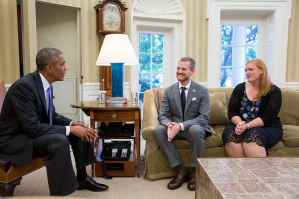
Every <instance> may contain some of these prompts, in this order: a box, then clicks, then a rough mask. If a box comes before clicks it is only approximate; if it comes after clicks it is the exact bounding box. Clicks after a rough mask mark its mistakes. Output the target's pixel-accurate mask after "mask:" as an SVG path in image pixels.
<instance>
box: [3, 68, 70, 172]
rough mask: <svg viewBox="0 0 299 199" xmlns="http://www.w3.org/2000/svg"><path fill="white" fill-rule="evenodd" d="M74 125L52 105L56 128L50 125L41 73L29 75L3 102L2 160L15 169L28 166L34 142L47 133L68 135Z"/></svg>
mask: <svg viewBox="0 0 299 199" xmlns="http://www.w3.org/2000/svg"><path fill="white" fill-rule="evenodd" d="M52 90H53V89H52ZM52 96H53V93H52ZM52 102H53V100H52ZM70 122H71V120H70V119H68V118H66V117H64V116H62V115H59V114H57V113H56V112H55V107H54V105H53V103H52V124H53V125H50V124H49V117H48V115H47V107H46V99H45V93H44V88H43V85H42V81H41V78H40V75H39V72H38V71H35V72H34V73H29V74H27V75H26V76H24V77H22V78H20V79H19V80H17V81H16V82H15V83H13V84H12V85H11V87H10V88H9V90H8V91H7V94H6V96H5V99H4V102H3V107H2V111H1V114H0V158H2V159H5V160H8V161H10V162H11V163H12V164H13V165H15V166H23V165H26V164H28V163H29V162H30V161H31V160H32V155H33V139H34V138H36V137H39V136H43V135H47V134H55V133H58V134H63V135H65V133H66V128H65V126H68V125H69V124H70Z"/></svg>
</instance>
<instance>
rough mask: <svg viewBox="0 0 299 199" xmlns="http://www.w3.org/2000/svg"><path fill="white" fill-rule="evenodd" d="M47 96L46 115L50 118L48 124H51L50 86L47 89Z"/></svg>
mask: <svg viewBox="0 0 299 199" xmlns="http://www.w3.org/2000/svg"><path fill="white" fill-rule="evenodd" d="M47 96H48V117H49V119H50V121H49V122H50V124H51V125H52V97H51V86H49V88H48V89H47Z"/></svg>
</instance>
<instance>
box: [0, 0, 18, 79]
mask: <svg viewBox="0 0 299 199" xmlns="http://www.w3.org/2000/svg"><path fill="white" fill-rule="evenodd" d="M19 77H20V69H19V44H18V24H17V2H16V1H11V0H0V79H3V80H4V82H5V83H6V84H11V83H12V82H14V81H16V80H17V79H18V78H19Z"/></svg>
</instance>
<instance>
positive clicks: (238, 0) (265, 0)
mask: <svg viewBox="0 0 299 199" xmlns="http://www.w3.org/2000/svg"><path fill="white" fill-rule="evenodd" d="M210 1H213V2H287V1H288V0H210Z"/></svg>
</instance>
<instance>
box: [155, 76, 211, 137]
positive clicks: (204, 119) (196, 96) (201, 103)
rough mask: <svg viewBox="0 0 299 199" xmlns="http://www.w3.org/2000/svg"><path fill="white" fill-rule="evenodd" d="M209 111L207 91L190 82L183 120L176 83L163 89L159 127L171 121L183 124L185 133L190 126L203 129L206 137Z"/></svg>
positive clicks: (177, 84)
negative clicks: (198, 126) (197, 126)
mask: <svg viewBox="0 0 299 199" xmlns="http://www.w3.org/2000/svg"><path fill="white" fill-rule="evenodd" d="M210 110H211V108H210V96H209V92H208V89H207V88H205V87H204V86H202V85H200V84H198V83H196V82H194V81H192V80H191V84H190V88H189V91H188V95H187V100H186V104H185V113H184V120H183V113H182V104H181V97H180V89H179V82H177V83H175V84H173V85H172V86H170V87H168V88H166V89H165V91H164V94H163V96H162V99H161V107H160V112H159V117H158V119H159V121H160V124H161V125H166V124H168V123H169V122H171V121H172V122H176V123H183V125H184V128H185V131H186V130H188V129H189V128H190V127H191V126H192V125H200V126H202V127H203V128H204V129H205V131H206V132H207V136H208V135H210V134H211V130H210V128H209V125H208V123H209V120H210Z"/></svg>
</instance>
